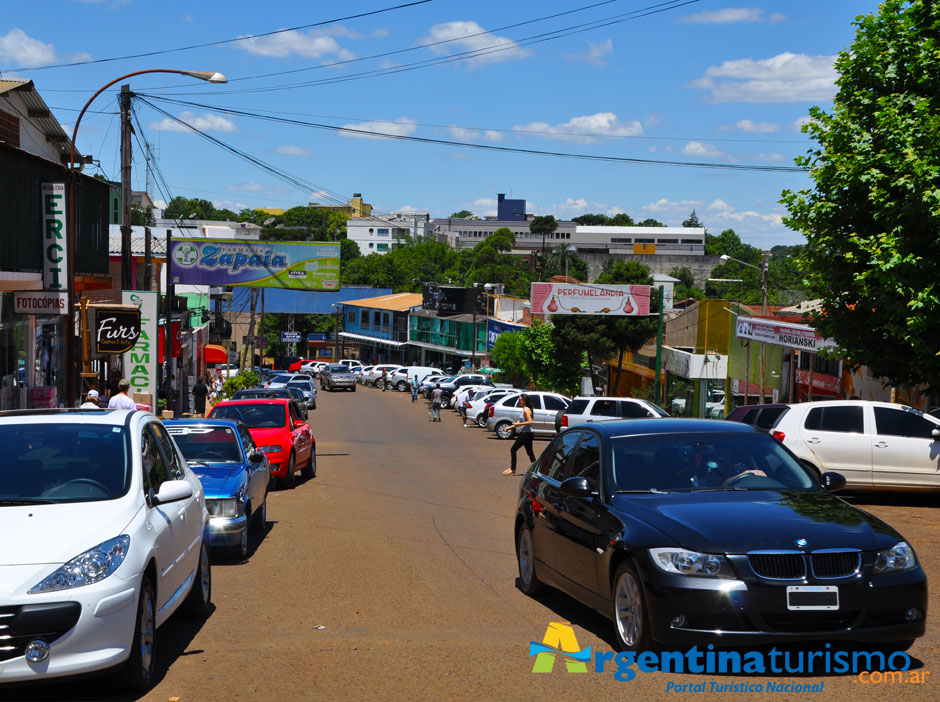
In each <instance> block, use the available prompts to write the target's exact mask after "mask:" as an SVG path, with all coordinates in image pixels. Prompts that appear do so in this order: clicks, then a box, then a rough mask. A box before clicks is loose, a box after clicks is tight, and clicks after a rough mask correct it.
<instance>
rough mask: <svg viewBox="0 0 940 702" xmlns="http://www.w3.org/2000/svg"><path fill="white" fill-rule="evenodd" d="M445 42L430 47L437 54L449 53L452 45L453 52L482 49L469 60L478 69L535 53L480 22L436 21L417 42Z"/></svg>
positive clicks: (444, 54)
mask: <svg viewBox="0 0 940 702" xmlns="http://www.w3.org/2000/svg"><path fill="white" fill-rule="evenodd" d="M442 41H446V42H448V43H447V44H439V45H438V46H429V47H428V48H429V49H430V50H431V52H432V53H435V54H437V55H438V56H449V55H450V54H451V49H452V48H453V49H454V53H464V52H466V51H472V52H481V53H480V54H478V55H475V56H473V57H472V58H468V59H466V63H467V65H468V67H470V68H479V67H481V66H485V65H487V64H490V63H501V62H503V61H517V60H519V59H524V58H528V57H529V56H531V55H532V52H531V51H529V50H528V49H523V48H522V47H520V46H519V45H518V44H516V42H514V41H512V40H511V39H507V38H506V37H500V36H497V35H495V34H490V33H489V32H487V31H486V30H485V29H483V27H481V26H480V25H479V24H477V23H476V22H471V21H465V22H446V23H444V24H436V25H434V26H433V27H431V29H430V30H428V35H427V36H426V37H424V38H422V39H420V40H419V41H418V44H419V45H421V44H433V43H435V42H442Z"/></svg>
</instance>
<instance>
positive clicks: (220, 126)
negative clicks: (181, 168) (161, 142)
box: [150, 110, 238, 134]
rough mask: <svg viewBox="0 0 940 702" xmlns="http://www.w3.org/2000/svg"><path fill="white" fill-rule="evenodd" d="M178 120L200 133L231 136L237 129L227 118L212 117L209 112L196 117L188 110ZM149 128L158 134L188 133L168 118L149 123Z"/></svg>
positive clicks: (182, 126)
mask: <svg viewBox="0 0 940 702" xmlns="http://www.w3.org/2000/svg"><path fill="white" fill-rule="evenodd" d="M179 119H181V120H182V121H183V122H185V123H186V124H188V125H190V126H192V127H194V128H195V129H198V130H199V131H201V132H223V133H225V134H231V133H232V132H237V131H238V127H236V126H235V123H234V122H233V121H232V120H230V119H228V118H227V117H223V116H222V115H214V114H212V113H211V112H206V113H205V114H204V115H202V116H197V115H194V114H193V113H192V112H190V111H189V110H186V111H185V112H181V113H180V114H179ZM150 128H151V129H155V130H156V131H158V132H188V131H190V130H189V128H188V127H186V126H185V125H183V124H180V123H179V122H177V121H176V120H173V119H170V118H169V117H164V118H163V119H161V120H160V121H159V122H151V123H150Z"/></svg>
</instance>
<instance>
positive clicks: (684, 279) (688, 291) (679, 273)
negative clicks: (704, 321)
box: [669, 266, 705, 300]
mask: <svg viewBox="0 0 940 702" xmlns="http://www.w3.org/2000/svg"><path fill="white" fill-rule="evenodd" d="M669 275H671V276H672V277H673V278H678V279H679V282H678V283H676V287H675V290H674V291H673V299H675V300H688V299H689V298H690V297H691V298H693V299H695V300H703V299H705V292H704V291H702V290H699V289H698V288H696V287H695V276H694V275H693V274H692V271H691V269H689V268H688V267H686V266H682V267H681V268H673V269H672V270H671V271H669Z"/></svg>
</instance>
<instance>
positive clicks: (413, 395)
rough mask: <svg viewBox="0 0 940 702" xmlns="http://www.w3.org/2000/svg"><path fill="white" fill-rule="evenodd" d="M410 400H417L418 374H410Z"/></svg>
mask: <svg viewBox="0 0 940 702" xmlns="http://www.w3.org/2000/svg"><path fill="white" fill-rule="evenodd" d="M411 401H412V402H417V401H418V376H417V375H413V376H411Z"/></svg>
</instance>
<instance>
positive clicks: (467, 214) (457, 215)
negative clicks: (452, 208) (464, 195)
mask: <svg viewBox="0 0 940 702" xmlns="http://www.w3.org/2000/svg"><path fill="white" fill-rule="evenodd" d="M450 219H477V217H476V215H474V214H473V213H472V212H471V211H470V210H460V211H458V212H454V213H453V214H452V215H451V216H450Z"/></svg>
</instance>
